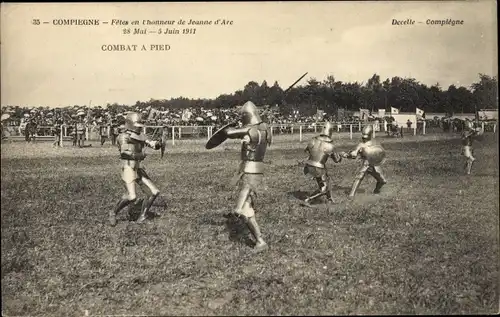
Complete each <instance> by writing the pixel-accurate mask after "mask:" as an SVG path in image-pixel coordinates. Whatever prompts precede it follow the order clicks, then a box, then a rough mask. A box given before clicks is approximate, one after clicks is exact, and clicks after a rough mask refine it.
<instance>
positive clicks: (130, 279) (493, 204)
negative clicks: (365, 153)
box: [1, 131, 499, 316]
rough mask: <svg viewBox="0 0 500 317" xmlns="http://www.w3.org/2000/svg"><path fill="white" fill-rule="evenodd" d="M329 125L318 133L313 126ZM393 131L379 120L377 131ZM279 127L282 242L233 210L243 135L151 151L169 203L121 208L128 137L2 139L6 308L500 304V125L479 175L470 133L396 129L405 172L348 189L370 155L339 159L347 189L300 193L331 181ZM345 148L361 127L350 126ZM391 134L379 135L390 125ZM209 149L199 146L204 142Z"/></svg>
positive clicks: (329, 308)
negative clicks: (141, 217) (146, 212)
mask: <svg viewBox="0 0 500 317" xmlns="http://www.w3.org/2000/svg"><path fill="white" fill-rule="evenodd" d="M310 135H314V131H311V132H308V133H307V134H305V133H304V141H306V140H307V138H308V137H309V136H310ZM377 135H378V134H377ZM297 136H298V135H297V134H293V135H290V134H288V135H277V136H276V138H275V143H274V144H273V145H272V146H271V148H270V149H269V154H268V155H266V161H267V163H268V165H266V166H267V167H266V174H265V178H266V184H267V190H266V191H265V192H264V193H263V194H262V197H261V198H260V199H259V206H258V207H257V208H258V210H259V211H260V212H259V214H258V217H259V222H260V223H261V226H262V230H263V232H264V234H265V236H266V238H267V240H268V242H269V243H270V250H269V251H268V252H266V253H263V254H259V255H258V256H254V255H253V254H252V252H251V248H250V247H248V245H247V237H246V233H245V232H244V231H243V232H242V231H241V230H243V229H242V228H243V227H242V226H239V225H238V224H237V223H228V222H226V221H225V220H224V219H223V218H222V216H221V214H222V213H223V212H226V211H228V210H229V209H230V208H232V207H233V206H234V202H235V195H236V192H235V191H234V188H233V187H232V186H230V185H228V184H227V182H228V180H229V179H230V178H231V177H232V175H233V173H234V171H235V169H236V168H237V165H238V144H237V143H236V142H234V143H227V144H225V145H224V146H221V147H220V149H217V150H216V151H206V150H204V149H203V143H204V142H205V140H204V139H198V140H193V141H188V140H185V141H184V140H183V141H182V142H178V143H176V146H175V147H170V148H169V149H168V150H167V154H166V156H165V158H164V159H163V160H161V159H160V158H159V154H157V153H156V152H152V151H149V152H148V153H150V155H149V156H148V157H147V158H146V161H145V166H146V168H147V171H148V173H149V174H150V175H151V176H152V178H153V179H154V181H155V182H156V183H157V184H158V186H159V188H160V190H161V195H162V196H161V197H160V199H159V200H158V201H157V203H156V204H155V206H154V207H153V208H155V209H156V210H157V211H159V212H161V213H162V214H163V215H162V217H161V218H156V219H152V220H150V221H148V222H147V223H146V224H145V225H142V226H140V225H136V224H134V223H133V222H128V221H127V219H126V217H127V215H126V213H122V214H120V217H121V218H120V222H119V224H118V226H117V227H115V228H110V227H109V226H108V225H107V223H106V220H107V212H108V210H109V209H110V208H112V207H113V205H114V204H115V203H116V201H117V199H119V197H120V196H121V195H122V194H123V188H122V187H123V185H122V182H121V180H120V176H119V169H120V167H119V164H118V158H117V151H116V148H115V147H111V146H110V145H109V143H108V144H107V145H105V146H104V147H103V148H100V147H99V146H94V147H92V148H82V149H78V148H73V147H71V146H65V147H64V148H62V149H57V150H54V149H53V148H51V147H50V146H48V144H47V143H43V142H35V143H24V142H23V143H21V142H13V143H4V144H2V152H1V154H2V161H1V163H2V169H1V179H2V183H1V194H2V200H1V216H2V241H1V242H2V309H3V314H5V315H39V314H44V315H51V316H81V315H85V314H87V313H88V314H89V315H102V314H112V315H118V314H127V315H132V314H150V315H248V314H250V315H259V314H260V315H266V314H272V315H277V314H289V315H291V314H293V315H299V314H309V315H313V314H374V313H375V314H401V313H403V314H463V313H470V314H477V313H478V314H481V313H491V312H496V311H497V309H498V295H499V292H498V283H497V281H498V278H499V274H498V272H499V268H498V257H499V252H498V244H499V241H498V221H499V219H498V165H497V159H498V155H497V149H496V144H497V142H498V138H497V134H496V133H495V134H493V133H485V135H484V139H483V140H482V141H481V142H476V143H475V144H474V149H475V156H476V157H477V161H476V163H475V165H474V168H473V169H474V171H473V175H471V176H470V177H467V176H465V175H463V160H462V158H461V157H460V155H461V153H460V151H461V147H460V142H459V139H458V136H457V135H456V134H454V133H444V134H437V133H434V134H426V135H416V136H409V137H406V135H405V137H404V138H403V139H400V138H397V139H396V138H380V139H379V141H380V142H382V144H383V145H384V148H386V150H387V154H388V155H387V156H388V160H387V162H386V163H385V164H384V171H385V173H386V175H387V177H388V180H389V184H388V185H386V187H384V190H383V193H382V194H381V195H380V196H378V197H376V196H373V195H371V191H372V190H373V186H374V181H373V180H371V179H369V178H367V179H366V180H365V181H364V182H363V184H362V185H361V188H360V191H359V194H358V195H357V197H356V199H355V200H354V201H353V202H349V201H347V199H346V193H345V191H346V190H347V189H348V188H349V187H350V185H351V181H352V177H353V175H354V172H355V170H356V168H357V167H358V164H357V163H355V162H352V161H345V160H344V161H343V162H342V163H340V164H332V163H329V165H328V168H329V172H330V174H331V175H332V179H333V181H334V184H335V186H336V196H337V203H336V204H334V205H328V206H327V205H324V206H323V205H320V206H318V207H317V208H315V209H306V208H303V207H301V206H298V204H296V200H297V198H301V197H302V196H303V195H304V192H310V191H313V190H314V189H315V186H316V185H315V183H314V182H313V181H312V180H310V179H307V178H305V177H304V175H303V174H302V170H301V168H300V167H298V166H297V161H298V160H301V159H303V158H304V153H303V147H304V143H300V142H297V141H298V138H297ZM336 137H337V138H336V140H337V142H338V150H340V151H342V150H348V149H350V148H352V147H353V146H354V145H355V143H356V142H357V141H358V139H359V135H358V134H354V137H353V140H350V138H349V133H348V132H344V133H339V134H337V135H336ZM377 138H378V136H377ZM193 152H196V154H193Z"/></svg>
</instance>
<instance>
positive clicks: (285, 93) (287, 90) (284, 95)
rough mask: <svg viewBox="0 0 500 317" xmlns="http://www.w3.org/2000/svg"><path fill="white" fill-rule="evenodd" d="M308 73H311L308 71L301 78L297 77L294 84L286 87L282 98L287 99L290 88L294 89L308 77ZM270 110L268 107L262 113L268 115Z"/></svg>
mask: <svg viewBox="0 0 500 317" xmlns="http://www.w3.org/2000/svg"><path fill="white" fill-rule="evenodd" d="M308 73H309V72H306V73H305V74H304V75H302V76H300V78H299V79H297V80H296V81H295V82H294V83H293V84H291V85H290V87H288V88H287V89H285V90H284V91H283V98H282V101H284V99H285V97H286V95H287V94H288V92H290V90H291V89H292V88H293V87H294V86H295V85H297V83H298V82H299V81H301V80H302V79H303V78H304V77H306V75H307V74H308ZM268 111H269V109H266V110H265V111H264V112H263V113H262V115H266V114H267V112H268Z"/></svg>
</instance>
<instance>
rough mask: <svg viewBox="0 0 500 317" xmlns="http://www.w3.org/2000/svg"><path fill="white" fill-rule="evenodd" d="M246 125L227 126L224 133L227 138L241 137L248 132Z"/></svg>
mask: <svg viewBox="0 0 500 317" xmlns="http://www.w3.org/2000/svg"><path fill="white" fill-rule="evenodd" d="M248 130H249V128H248V127H245V128H230V127H229V128H228V129H227V130H226V135H227V137H228V139H242V138H244V137H245V136H246V135H247V134H248Z"/></svg>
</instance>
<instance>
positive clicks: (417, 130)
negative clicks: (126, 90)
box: [7, 121, 497, 146]
mask: <svg viewBox="0 0 500 317" xmlns="http://www.w3.org/2000/svg"><path fill="white" fill-rule="evenodd" d="M323 124H324V123H322V122H318V123H313V124H296V123H294V124H273V125H272V132H273V134H274V135H283V134H290V135H295V136H297V139H298V141H299V142H302V141H303V140H304V138H305V137H306V138H307V137H310V134H311V133H318V131H321V128H322V127H323ZM366 125H374V123H373V122H369V123H362V122H356V123H344V124H341V123H339V124H337V133H338V136H341V135H342V136H344V135H345V134H346V133H348V136H349V138H350V139H351V140H352V139H353V138H354V137H355V136H354V135H355V133H358V132H359V131H361V129H362V128H363V127H364V126H366ZM481 126H482V128H483V130H484V131H491V132H496V129H497V124H496V122H493V123H492V122H482V123H481ZM401 128H402V131H403V134H404V135H407V136H408V135H425V134H429V133H431V134H432V133H439V134H441V133H442V129H441V128H439V127H437V126H432V125H430V126H427V123H426V122H425V121H424V122H423V123H422V124H421V125H414V126H413V128H411V129H408V128H406V127H400V129H401ZM51 129H52V128H51V127H48V126H47V127H45V126H41V127H39V128H38V130H39V131H40V132H41V135H39V136H36V138H35V140H38V141H49V140H51V141H52V140H54V136H52V135H51ZM215 129H216V127H215V126H146V127H145V129H144V131H145V132H146V133H149V134H155V133H157V132H158V130H160V131H165V133H167V134H168V136H169V139H170V140H171V145H175V144H176V142H177V143H179V141H184V140H193V139H206V140H208V139H209V138H210V137H211V136H212V134H213V133H214V132H215ZM10 130H11V131H10V132H9V135H8V137H7V139H8V140H9V141H24V136H23V135H22V134H23V132H22V131H21V130H20V129H17V131H16V129H14V128H11V129H10ZM69 131H70V129H69V128H68V127H67V126H63V128H62V129H61V133H60V138H61V140H63V142H62V144H61V145H62V146H65V145H64V144H65V143H67V142H71V141H72V136H70V133H69ZM386 133H387V126H386V125H385V124H376V125H375V132H374V135H375V136H376V135H377V134H382V135H385V134H386ZM107 137H108V139H109V137H110V128H108V129H107ZM85 138H86V140H87V141H99V140H100V135H99V129H98V127H87V128H86V131H85Z"/></svg>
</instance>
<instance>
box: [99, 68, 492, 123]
mask: <svg viewBox="0 0 500 317" xmlns="http://www.w3.org/2000/svg"><path fill="white" fill-rule="evenodd" d="M497 96H498V78H497V76H495V77H491V76H488V75H485V74H479V80H478V81H477V82H475V83H474V84H472V85H471V86H470V87H460V86H459V87H457V86H455V85H450V86H449V87H448V88H447V89H443V88H442V87H441V86H440V84H439V83H436V84H434V85H431V86H430V87H429V86H427V85H425V84H422V83H420V82H418V81H417V80H416V79H414V78H401V77H392V78H391V79H389V78H387V79H386V80H385V81H383V82H382V81H381V79H380V76H379V75H377V74H374V75H373V76H372V77H371V78H369V79H368V80H367V81H366V83H359V82H351V83H348V82H342V81H337V80H336V79H335V77H334V76H332V75H330V76H328V77H327V78H326V79H325V80H323V81H319V80H317V79H316V78H310V79H309V80H307V82H306V84H303V85H298V86H296V87H293V88H292V89H290V90H289V92H288V93H287V94H286V95H285V94H284V92H283V89H282V88H281V87H280V85H279V84H278V82H274V84H273V85H272V86H269V85H268V84H267V82H266V81H263V82H262V83H261V84H259V83H257V82H255V81H251V82H249V83H248V84H246V85H245V87H244V88H243V89H242V90H238V91H235V92H234V93H232V94H221V95H220V96H218V97H217V98H215V99H188V98H182V97H179V98H173V99H170V100H155V99H151V100H149V101H146V102H141V101H137V103H136V104H135V105H134V106H135V107H136V108H137V107H138V108H147V107H149V106H151V107H152V108H156V109H172V108H173V109H184V108H199V107H203V108H206V109H213V108H232V107H234V106H236V105H241V104H243V103H244V102H246V101H248V100H250V101H252V102H254V103H255V104H256V105H270V106H275V105H278V107H279V110H280V112H282V113H286V112H291V111H295V110H298V111H300V113H301V114H305V115H308V114H309V115H313V114H315V113H316V111H317V110H323V111H325V113H327V114H336V113H337V110H338V109H344V110H347V111H358V110H359V109H360V108H362V109H369V110H371V111H378V109H386V111H390V107H394V108H398V109H399V111H400V112H415V108H417V107H418V108H420V109H422V110H424V111H425V112H427V113H429V112H437V113H447V114H453V113H474V112H475V111H476V110H479V109H498V100H497ZM108 106H109V107H119V105H117V104H114V105H108Z"/></svg>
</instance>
